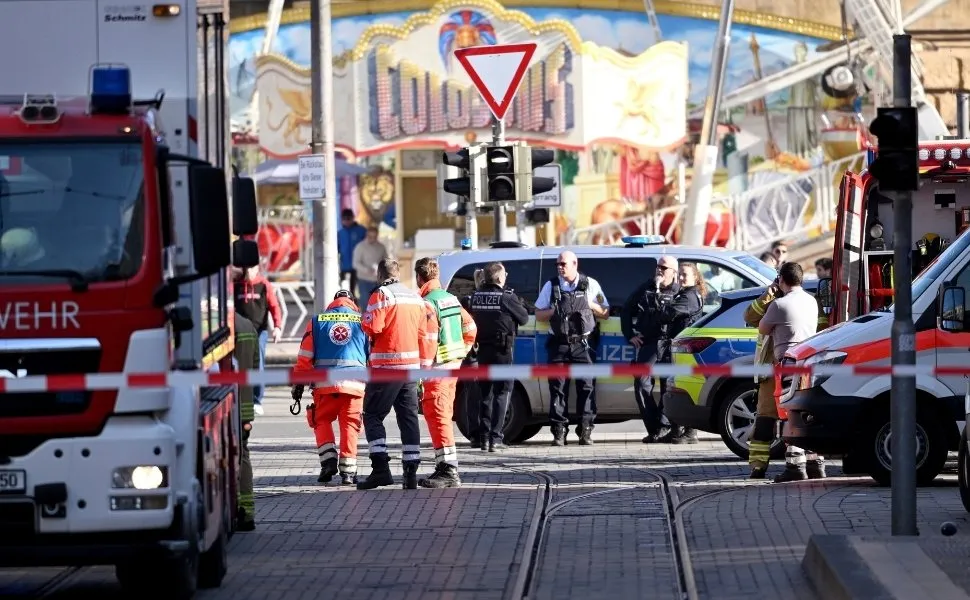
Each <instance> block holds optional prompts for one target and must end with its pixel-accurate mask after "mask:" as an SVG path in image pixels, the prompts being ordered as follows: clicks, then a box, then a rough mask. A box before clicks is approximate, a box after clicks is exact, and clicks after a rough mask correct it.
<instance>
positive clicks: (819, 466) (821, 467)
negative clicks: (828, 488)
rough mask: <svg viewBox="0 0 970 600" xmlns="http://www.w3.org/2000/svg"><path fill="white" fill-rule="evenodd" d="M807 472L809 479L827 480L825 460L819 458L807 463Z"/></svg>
mask: <svg viewBox="0 0 970 600" xmlns="http://www.w3.org/2000/svg"><path fill="white" fill-rule="evenodd" d="M805 472H806V473H807V474H808V478H809V479H825V459H824V458H822V457H821V456H819V457H817V458H814V459H810V460H807V461H805Z"/></svg>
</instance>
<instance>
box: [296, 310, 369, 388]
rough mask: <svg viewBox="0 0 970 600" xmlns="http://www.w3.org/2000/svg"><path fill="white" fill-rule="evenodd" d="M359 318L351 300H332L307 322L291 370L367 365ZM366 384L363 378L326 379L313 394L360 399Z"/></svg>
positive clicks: (365, 344) (365, 348) (316, 386)
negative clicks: (325, 308)
mask: <svg viewBox="0 0 970 600" xmlns="http://www.w3.org/2000/svg"><path fill="white" fill-rule="evenodd" d="M335 309H345V310H343V311H341V310H335ZM360 321H361V316H360V309H359V308H357V305H356V304H355V303H354V301H353V300H351V299H350V298H337V299H335V300H334V301H333V302H331V303H330V305H329V306H327V310H326V311H325V312H323V313H321V314H320V315H317V318H315V319H310V322H309V323H307V326H306V333H304V334H303V341H302V342H300V352H299V353H298V354H297V357H296V366H295V367H293V371H294V372H299V371H312V370H314V369H317V368H324V369H334V370H339V369H348V368H357V369H362V368H364V367H365V366H367V365H366V360H367V339H366V338H365V337H364V336H365V334H364V332H363V331H362V327H361V325H360ZM321 331H322V332H323V333H322V334H321ZM328 334H329V335H328ZM318 345H319V346H318ZM365 386H366V384H365V383H364V382H363V381H357V380H350V379H345V380H341V381H328V382H325V383H321V384H315V385H314V386H313V397H314V399H318V398H319V397H321V396H327V395H332V394H345V395H347V396H352V397H354V398H363V397H364V388H365Z"/></svg>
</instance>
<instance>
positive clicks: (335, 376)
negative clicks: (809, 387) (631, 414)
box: [0, 364, 970, 393]
mask: <svg viewBox="0 0 970 600" xmlns="http://www.w3.org/2000/svg"><path fill="white" fill-rule="evenodd" d="M773 374H776V375H782V376H786V375H787V376H791V375H824V376H832V375H861V376H870V377H871V376H878V375H893V374H896V375H904V376H910V377H915V376H931V377H938V376H945V375H970V366H965V367H936V366H931V365H916V366H908V367H892V366H890V365H883V366H863V365H814V366H795V365H785V366H774V367H773V366H771V365H664V364H661V365H604V364H598V365H561V364H557V365H534V366H528V365H521V366H520V365H494V366H486V367H463V368H461V369H443V368H428V369H333V370H327V369H317V370H315V371H304V372H301V373H295V372H293V371H289V370H284V369H271V370H268V371H239V372H233V373H206V372H204V371H173V372H170V373H96V374H91V375H28V376H26V377H14V378H11V377H0V393H31V392H66V391H78V390H88V391H95V390H118V389H125V388H159V387H169V386H172V387H189V386H214V385H247V384H248V385H267V386H269V385H293V384H298V383H300V384H309V383H325V382H336V381H343V380H347V379H350V380H356V381H364V382H369V381H373V382H392V381H418V380H421V379H431V378H439V377H453V378H456V379H461V380H471V379H497V380H501V379H547V378H550V377H565V378H575V377H591V378H597V379H602V378H608V377H620V378H624V377H634V376H653V377H675V376H683V375H716V376H721V377H754V376H770V375H773Z"/></svg>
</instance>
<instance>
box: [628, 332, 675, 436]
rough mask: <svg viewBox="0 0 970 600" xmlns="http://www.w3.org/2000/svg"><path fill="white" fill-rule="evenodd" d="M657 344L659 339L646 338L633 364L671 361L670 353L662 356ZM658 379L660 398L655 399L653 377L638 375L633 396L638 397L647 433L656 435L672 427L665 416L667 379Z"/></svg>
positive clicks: (638, 406) (638, 404)
mask: <svg viewBox="0 0 970 600" xmlns="http://www.w3.org/2000/svg"><path fill="white" fill-rule="evenodd" d="M657 345H658V342H657V340H645V341H644V342H643V345H642V346H640V348H639V349H638V350H637V354H636V356H635V357H634V358H633V364H640V365H652V364H654V363H658V362H670V359H669V355H668V356H662V355H661V354H660V352H659V350H658V348H657ZM664 354H666V353H664ZM665 359H666V360H665ZM656 379H659V380H660V399H659V400H654V399H653V386H654V378H653V377H645V376H638V377H636V378H634V380H633V397H634V398H636V401H637V408H639V409H640V418H642V419H643V425H644V426H645V427H646V428H647V433H649V434H651V435H656V434H658V433H660V432H661V430H662V429H664V428H667V427H670V422H669V421H668V420H667V417H665V416H664V400H663V395H664V392H666V391H667V381H666V379H665V378H663V377H657V378H656Z"/></svg>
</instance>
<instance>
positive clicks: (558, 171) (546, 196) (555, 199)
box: [532, 164, 562, 208]
mask: <svg viewBox="0 0 970 600" xmlns="http://www.w3.org/2000/svg"><path fill="white" fill-rule="evenodd" d="M533 174H535V176H536V177H548V178H550V179H552V180H553V181H555V182H556V187H554V188H552V189H551V190H549V191H548V192H545V193H542V194H533V195H532V203H533V205H535V207H536V208H552V207H555V206H562V167H561V166H559V165H555V164H553V165H546V166H544V167H536V169H535V170H534V171H533Z"/></svg>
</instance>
